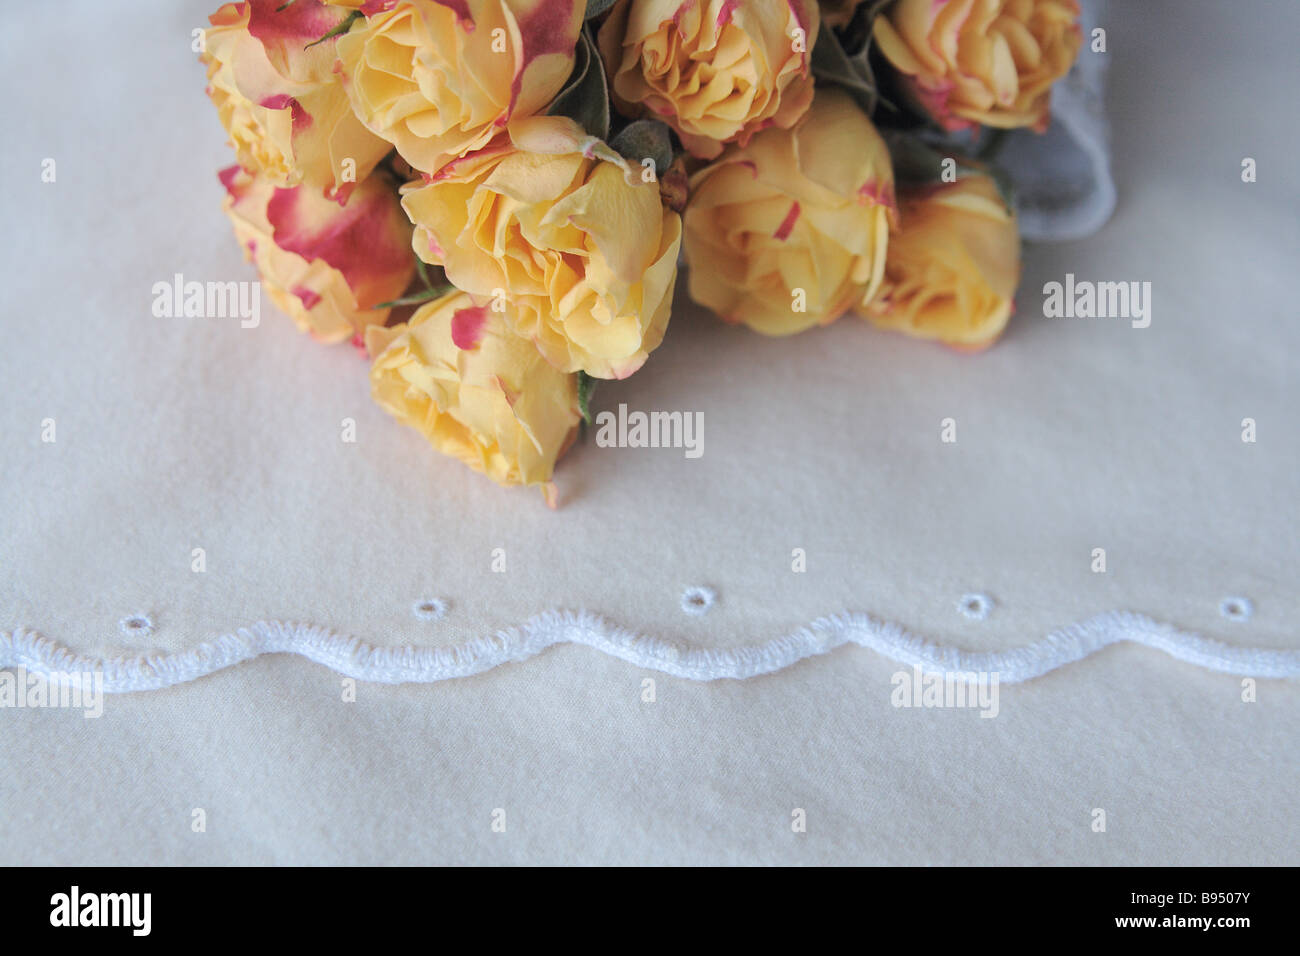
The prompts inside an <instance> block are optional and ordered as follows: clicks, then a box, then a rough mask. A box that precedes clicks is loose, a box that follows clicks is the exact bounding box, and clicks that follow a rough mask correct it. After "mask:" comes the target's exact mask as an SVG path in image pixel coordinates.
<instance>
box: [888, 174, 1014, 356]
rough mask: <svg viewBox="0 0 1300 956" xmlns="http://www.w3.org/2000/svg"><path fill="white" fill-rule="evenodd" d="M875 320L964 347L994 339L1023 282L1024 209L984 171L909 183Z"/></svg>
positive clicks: (973, 347)
mask: <svg viewBox="0 0 1300 956" xmlns="http://www.w3.org/2000/svg"><path fill="white" fill-rule="evenodd" d="M899 222H900V228H899V229H898V231H897V232H896V233H895V234H894V235H893V236H892V237H891V238H890V240H889V257H888V259H887V260H886V262H885V281H884V283H883V285H882V286H881V290H880V294H879V295H878V296H876V297H875V299H873V300H872V301H870V302H868V303H866V304H865V306H864V310H865V314H866V316H867V318H869V319H870V320H871V321H872V322H873V323H875V324H876V325H878V326H880V327H881V328H885V329H895V330H897V331H899V332H905V333H906V334H908V335H913V336H916V337H917V338H923V339H938V340H939V341H940V342H944V343H946V344H948V345H952V346H955V347H957V348H960V349H964V350H978V349H982V348H985V347H987V346H989V345H991V344H992V343H993V342H994V341H995V340H996V339H997V337H998V336H999V335H1001V334H1002V330H1003V329H1004V328H1005V327H1006V324H1007V320H1008V319H1009V318H1010V317H1011V313H1012V311H1013V308H1014V302H1013V299H1014V296H1015V294H1016V287H1017V286H1018V285H1019V284H1020V235H1019V233H1018V231H1017V229H1016V217H1015V214H1014V213H1013V212H1012V211H1011V209H1010V208H1009V207H1008V206H1007V204H1006V203H1005V202H1004V201H1003V199H1002V197H1001V195H1000V194H999V193H998V188H997V186H996V184H995V183H994V182H993V180H992V179H991V178H990V177H989V176H987V175H985V174H983V173H970V174H963V175H962V176H961V177H959V178H958V179H957V180H956V181H955V182H952V183H937V184H934V185H929V186H924V187H920V188H918V189H916V190H908V191H904V192H903V193H902V194H901V196H900V210H899Z"/></svg>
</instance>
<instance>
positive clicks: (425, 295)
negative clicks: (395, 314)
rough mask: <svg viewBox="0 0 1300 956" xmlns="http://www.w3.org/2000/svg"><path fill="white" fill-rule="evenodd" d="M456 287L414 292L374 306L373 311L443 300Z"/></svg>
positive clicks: (441, 287) (446, 286)
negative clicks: (438, 299)
mask: <svg viewBox="0 0 1300 956" xmlns="http://www.w3.org/2000/svg"><path fill="white" fill-rule="evenodd" d="M455 288H456V287H455V286H450V285H444V286H438V287H436V288H428V289H425V290H424V291H423V292H413V293H411V294H410V295H404V296H402V297H401V298H400V299H392V300H390V301H388V302H380V303H379V304H378V305H372V306H371V307H370V308H372V309H391V308H393V307H394V306H399V305H416V304H417V303H420V302H428V301H430V300H431V299H437V298H441V297H442V296H444V295H446V294H447V293H448V292H454V291H455Z"/></svg>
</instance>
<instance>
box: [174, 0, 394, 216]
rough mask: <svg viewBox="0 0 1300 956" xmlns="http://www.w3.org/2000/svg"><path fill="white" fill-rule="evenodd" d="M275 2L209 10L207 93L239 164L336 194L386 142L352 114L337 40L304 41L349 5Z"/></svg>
mask: <svg viewBox="0 0 1300 956" xmlns="http://www.w3.org/2000/svg"><path fill="white" fill-rule="evenodd" d="M281 6H283V0H248V2H244V3H227V4H226V5H225V6H223V7H222V8H221V9H220V10H218V11H217V12H216V13H214V14H213V15H212V16H211V17H209V18H208V19H209V20H210V21H211V23H212V26H211V27H210V28H209V29H208V30H207V31H206V32H205V35H204V53H203V55H202V56H201V57H200V59H201V60H202V61H203V63H205V64H206V65H207V68H208V95H209V97H211V99H212V102H213V104H214V105H215V106H216V107H217V115H218V117H219V118H220V119H221V125H222V126H223V127H224V128H225V130H226V133H227V135H228V136H229V137H230V144H231V145H232V146H233V147H234V149H235V153H236V156H237V158H238V160H239V164H240V165H241V166H243V167H244V169H246V170H248V171H249V172H251V173H257V174H259V175H261V176H263V177H265V178H266V179H268V180H269V181H270V182H272V183H273V184H274V185H276V186H283V187H290V186H298V185H306V186H309V187H311V188H313V189H316V190H318V191H321V192H324V193H325V194H326V195H329V196H331V197H334V198H337V199H339V200H340V201H342V200H343V199H345V198H346V196H347V193H348V191H349V190H351V189H352V188H353V186H354V184H355V183H358V182H360V181H361V180H363V179H365V178H366V177H367V176H369V175H370V171H371V170H372V169H374V167H375V165H376V164H377V163H378V162H379V161H380V160H381V159H382V158H383V157H384V155H385V154H386V153H387V152H388V151H389V150H390V149H391V147H390V146H389V144H388V143H386V142H385V141H384V140H382V139H380V138H379V137H378V136H375V135H374V134H373V133H371V132H370V131H369V130H368V129H366V128H365V126H364V125H362V123H361V121H360V120H358V119H357V118H356V116H355V115H353V112H352V107H351V106H350V105H349V103H348V98H347V94H346V93H345V92H344V90H343V85H342V82H341V78H340V77H339V76H338V74H336V73H335V72H334V62H335V51H334V43H335V42H336V41H335V40H334V39H333V38H331V39H329V40H327V41H325V42H324V43H320V44H317V45H315V46H311V47H308V48H307V49H304V47H305V46H307V44H311V43H313V41H315V40H317V39H318V38H320V37H321V36H322V35H324V34H326V33H328V32H329V31H330V30H331V29H332V28H334V27H336V26H338V25H339V24H340V23H341V22H342V21H343V18H345V17H346V16H347V15H348V11H347V10H340V9H338V8H335V7H327V6H325V5H324V4H322V3H320V2H319V0H294V2H293V3H292V4H290V5H288V6H287V7H284V9H279V8H280V7H281Z"/></svg>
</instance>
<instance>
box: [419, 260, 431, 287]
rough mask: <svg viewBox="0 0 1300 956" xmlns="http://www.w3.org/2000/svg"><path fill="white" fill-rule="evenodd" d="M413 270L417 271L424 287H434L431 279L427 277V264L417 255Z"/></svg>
mask: <svg viewBox="0 0 1300 956" xmlns="http://www.w3.org/2000/svg"><path fill="white" fill-rule="evenodd" d="M415 271H416V272H417V273H419V275H420V281H421V282H423V283H424V287H425V288H426V289H432V288H434V285H433V280H432V279H430V278H429V266H428V265H427V264H426V263H425V261H424V260H423V259H421V258H420V257H419V256H416V257H415Z"/></svg>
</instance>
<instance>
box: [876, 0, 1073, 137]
mask: <svg viewBox="0 0 1300 956" xmlns="http://www.w3.org/2000/svg"><path fill="white" fill-rule="evenodd" d="M1078 17H1079V4H1078V2H1077V0H983V2H979V3H972V2H970V0H898V2H897V3H895V4H894V5H893V6H891V7H889V8H887V9H886V10H885V11H884V13H882V14H881V15H880V16H878V17H876V20H875V25H874V36H875V42H876V46H877V48H878V49H879V50H880V52H881V53H882V54H883V55H884V56H885V58H886V59H887V60H888V61H889V62H890V63H891V64H892V65H893V66H894V68H895V69H897V70H898V71H899V72H900V73H901V74H903V86H904V89H905V90H906V91H907V92H908V93H909V94H910V95H911V97H912V98H913V99H914V100H915V101H916V102H917V103H918V104H919V105H920V106H921V107H922V108H923V109H925V111H926V112H927V113H929V114H930V116H931V117H933V118H934V120H935V121H936V122H938V123H939V124H940V125H941V126H943V127H944V128H945V129H948V130H959V129H968V128H972V127H974V126H976V125H977V124H981V123H982V124H983V125H985V126H996V127H1000V128H1003V129H1010V128H1013V127H1017V126H1031V127H1033V128H1034V129H1036V130H1038V131H1040V132H1041V131H1042V130H1045V129H1047V124H1048V122H1049V120H1050V118H1051V110H1050V99H1051V88H1052V84H1053V83H1055V82H1056V81H1057V80H1059V79H1060V78H1061V77H1063V76H1065V74H1066V73H1068V72H1069V70H1070V66H1071V65H1072V64H1073V63H1074V58H1075V57H1076V56H1077V55H1078V53H1079V46H1080V44H1081V43H1082V41H1083V35H1082V33H1081V31H1080V29H1079V26H1078V23H1077V20H1078Z"/></svg>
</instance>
